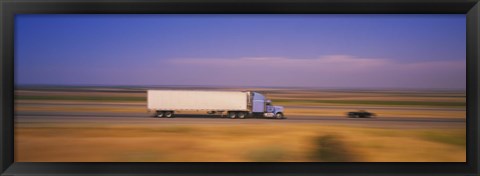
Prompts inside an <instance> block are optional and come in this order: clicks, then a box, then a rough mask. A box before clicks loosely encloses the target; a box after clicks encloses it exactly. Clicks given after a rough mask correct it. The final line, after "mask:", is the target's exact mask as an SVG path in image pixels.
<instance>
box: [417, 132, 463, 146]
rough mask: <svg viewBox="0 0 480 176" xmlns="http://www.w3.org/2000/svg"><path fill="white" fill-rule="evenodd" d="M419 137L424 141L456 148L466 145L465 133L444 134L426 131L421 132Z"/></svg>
mask: <svg viewBox="0 0 480 176" xmlns="http://www.w3.org/2000/svg"><path fill="white" fill-rule="evenodd" d="M420 137H421V138H422V139H424V140H428V141H432V142H439V143H444V144H450V145H456V146H466V143H467V137H466V133H465V132H456V133H453V134H452V133H445V132H436V131H426V132H423V133H422V134H421V135H420Z"/></svg>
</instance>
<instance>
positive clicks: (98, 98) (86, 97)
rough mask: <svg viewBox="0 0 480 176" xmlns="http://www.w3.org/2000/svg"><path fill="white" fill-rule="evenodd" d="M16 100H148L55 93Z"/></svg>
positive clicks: (142, 100)
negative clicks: (55, 94)
mask: <svg viewBox="0 0 480 176" xmlns="http://www.w3.org/2000/svg"><path fill="white" fill-rule="evenodd" d="M15 99H16V100H72V101H115V102H116V101H135V102H144V101H147V98H146V97H120V96H112V97H109V96H53V95H16V96H15Z"/></svg>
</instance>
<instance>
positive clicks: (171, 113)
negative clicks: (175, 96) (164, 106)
mask: <svg viewBox="0 0 480 176" xmlns="http://www.w3.org/2000/svg"><path fill="white" fill-rule="evenodd" d="M165 117H168V118H170V117H173V112H172V111H166V112H165Z"/></svg>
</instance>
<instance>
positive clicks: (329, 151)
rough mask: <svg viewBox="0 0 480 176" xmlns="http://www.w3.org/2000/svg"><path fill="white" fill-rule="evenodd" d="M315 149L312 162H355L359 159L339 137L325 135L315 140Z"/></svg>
mask: <svg viewBox="0 0 480 176" xmlns="http://www.w3.org/2000/svg"><path fill="white" fill-rule="evenodd" d="M313 141H314V142H315V149H314V151H313V153H312V156H311V157H312V160H314V161H321V162H353V161H358V160H359V157H358V156H357V155H358V154H356V153H355V152H353V151H352V149H351V147H350V146H349V145H348V144H347V143H345V142H344V141H342V139H341V137H340V136H338V135H325V136H320V137H317V138H316V139H314V140H313Z"/></svg>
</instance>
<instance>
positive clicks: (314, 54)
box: [15, 14, 466, 89]
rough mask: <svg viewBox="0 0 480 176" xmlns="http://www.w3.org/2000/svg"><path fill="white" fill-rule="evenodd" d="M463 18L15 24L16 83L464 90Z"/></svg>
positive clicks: (49, 18) (157, 18)
mask: <svg viewBox="0 0 480 176" xmlns="http://www.w3.org/2000/svg"><path fill="white" fill-rule="evenodd" d="M465 20H466V18H465V16H464V15H38V14H36V15H17V16H16V26H15V61H16V63H15V64H16V65H15V66H16V68H15V69H16V75H15V76H16V83H17V84H55V85H204V86H268V87H275V86H286V87H297V86H298V87H330V88H331V87H333V88H335V87H338V88H436V89H464V88H465V83H466V80H465V79H466V76H465V59H466V53H465V50H466V38H465V36H466V28H465V27H466V21H465Z"/></svg>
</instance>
